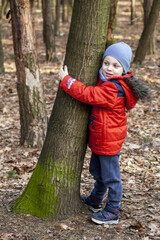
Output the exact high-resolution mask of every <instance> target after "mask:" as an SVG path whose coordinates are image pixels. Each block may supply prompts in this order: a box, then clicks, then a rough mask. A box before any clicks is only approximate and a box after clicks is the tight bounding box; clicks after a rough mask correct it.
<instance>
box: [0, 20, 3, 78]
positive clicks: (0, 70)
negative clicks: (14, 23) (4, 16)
mask: <svg viewBox="0 0 160 240" xmlns="http://www.w3.org/2000/svg"><path fill="white" fill-rule="evenodd" d="M1 24H2V23H1V18H0V73H4V54H3V46H2V38H1V33H2V27H1Z"/></svg>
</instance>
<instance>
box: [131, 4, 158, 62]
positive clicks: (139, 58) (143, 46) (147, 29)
mask: <svg viewBox="0 0 160 240" xmlns="http://www.w3.org/2000/svg"><path fill="white" fill-rule="evenodd" d="M159 10H160V0H153V4H152V8H151V11H150V14H149V17H148V20H147V23H146V24H145V26H144V29H143V32H142V35H141V38H140V40H139V43H138V47H137V50H136V53H135V58H134V62H138V63H142V62H143V61H144V59H145V56H146V53H147V49H148V47H149V43H150V39H151V37H152V35H153V32H154V29H155V25H156V22H157V19H158V16H159Z"/></svg>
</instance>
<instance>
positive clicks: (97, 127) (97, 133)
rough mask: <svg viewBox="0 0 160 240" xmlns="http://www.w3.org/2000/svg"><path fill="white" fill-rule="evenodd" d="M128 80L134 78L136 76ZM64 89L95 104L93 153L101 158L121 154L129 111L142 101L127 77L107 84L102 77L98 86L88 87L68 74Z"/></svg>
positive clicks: (91, 127) (64, 80) (91, 137)
mask: <svg viewBox="0 0 160 240" xmlns="http://www.w3.org/2000/svg"><path fill="white" fill-rule="evenodd" d="M125 77H128V78H130V77H132V73H128V74H127V75H125ZM133 81H134V80H133ZM60 87H61V89H63V90H64V91H65V92H66V93H68V94H69V95H71V96H72V97H74V98H75V99H77V100H79V101H81V102H84V103H86V104H90V105H93V108H92V113H91V117H90V123H89V130H90V134H89V147H90V148H91V150H92V152H94V153H96V154H100V155H115V154H117V153H119V152H120V149H121V147H122V144H123V142H124V139H125V137H126V135H127V117H126V113H125V108H127V110H129V109H131V108H133V107H134V106H135V104H136V103H137V101H138V98H137V97H136V96H135V94H134V93H133V92H132V91H131V89H130V88H129V87H128V85H127V84H126V83H125V81H124V80H123V76H122V77H117V78H115V77H114V78H110V79H109V80H107V81H106V82H103V81H102V80H101V79H100V78H99V80H98V83H97V86H95V87H93V86H89V87H86V86H85V85H84V84H83V83H81V82H79V81H77V80H75V79H73V78H72V77H71V76H69V75H67V76H65V77H64V78H63V80H62V81H61V84H60Z"/></svg>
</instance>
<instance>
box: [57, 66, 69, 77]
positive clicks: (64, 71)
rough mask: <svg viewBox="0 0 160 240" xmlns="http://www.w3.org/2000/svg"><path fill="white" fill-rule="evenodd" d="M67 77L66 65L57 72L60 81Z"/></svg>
mask: <svg viewBox="0 0 160 240" xmlns="http://www.w3.org/2000/svg"><path fill="white" fill-rule="evenodd" d="M67 75H68V68H67V66H66V65H65V66H62V67H61V68H60V70H59V77H60V79H61V80H62V79H63V78H64V77H65V76H67Z"/></svg>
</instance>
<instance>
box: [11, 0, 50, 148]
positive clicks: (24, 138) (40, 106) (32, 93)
mask: <svg viewBox="0 0 160 240" xmlns="http://www.w3.org/2000/svg"><path fill="white" fill-rule="evenodd" d="M10 7H11V17H12V33H13V43H14V53H15V63H16V69H17V91H18V97H19V109H20V123H21V139H20V143H21V144H22V145H23V144H27V145H29V146H41V145H42V143H43V141H44V137H45V133H46V126H47V117H46V107H45V101H44V96H43V90H42V84H41V81H40V73H39V67H38V64H37V56H36V50H35V37H34V32H33V27H32V19H31V11H30V1H29V0H26V1H21V0H16V1H15V0H13V1H10Z"/></svg>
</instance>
